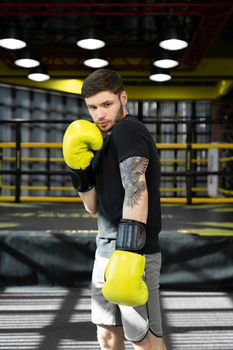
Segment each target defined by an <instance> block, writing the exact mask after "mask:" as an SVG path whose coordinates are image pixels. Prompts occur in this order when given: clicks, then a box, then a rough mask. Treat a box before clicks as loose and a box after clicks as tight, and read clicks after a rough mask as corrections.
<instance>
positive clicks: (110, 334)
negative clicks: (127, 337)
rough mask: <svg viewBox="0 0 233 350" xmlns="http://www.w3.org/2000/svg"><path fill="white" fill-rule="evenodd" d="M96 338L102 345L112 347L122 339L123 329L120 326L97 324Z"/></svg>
mask: <svg viewBox="0 0 233 350" xmlns="http://www.w3.org/2000/svg"><path fill="white" fill-rule="evenodd" d="M97 338H98V341H99V343H100V344H101V346H102V347H104V348H106V349H108V348H109V349H112V348H113V347H114V346H116V344H121V343H122V342H123V341H124V336H123V330H122V327H120V326H98V327H97Z"/></svg>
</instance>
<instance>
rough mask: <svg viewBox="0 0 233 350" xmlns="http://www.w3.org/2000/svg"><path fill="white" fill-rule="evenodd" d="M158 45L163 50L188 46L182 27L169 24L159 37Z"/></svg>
mask: <svg viewBox="0 0 233 350" xmlns="http://www.w3.org/2000/svg"><path fill="white" fill-rule="evenodd" d="M159 46H160V47H161V48H163V49H165V50H171V51H175V50H181V49H184V48H186V47H187V46H188V42H187V41H186V39H185V35H184V33H183V31H182V29H181V28H180V27H178V26H174V25H172V26H170V28H169V29H168V30H167V31H165V32H164V34H163V35H162V37H161V40H160V43H159Z"/></svg>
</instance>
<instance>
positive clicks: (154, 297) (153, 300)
mask: <svg viewBox="0 0 233 350" xmlns="http://www.w3.org/2000/svg"><path fill="white" fill-rule="evenodd" d="M107 263H108V258H104V257H101V256H98V255H96V257H95V262H94V267H93V274H92V322H93V323H95V324H97V325H100V326H101V325H105V326H117V325H119V326H120V325H121V326H123V329H124V334H125V337H126V339H127V340H129V341H132V342H136V341H140V340H142V339H143V338H144V337H145V336H146V334H147V332H148V331H149V330H150V331H151V332H152V333H153V334H154V335H156V336H157V337H162V336H163V330H162V322H161V311H160V300H159V276H160V268H161V253H156V254H146V269H145V276H144V278H145V282H146V284H147V287H148V290H149V298H148V301H147V303H146V304H145V305H142V306H138V307H131V306H122V305H116V304H112V303H110V302H109V301H107V300H106V299H105V298H104V296H103V294H102V292H101V289H102V287H103V284H104V272H105V269H106V265H107Z"/></svg>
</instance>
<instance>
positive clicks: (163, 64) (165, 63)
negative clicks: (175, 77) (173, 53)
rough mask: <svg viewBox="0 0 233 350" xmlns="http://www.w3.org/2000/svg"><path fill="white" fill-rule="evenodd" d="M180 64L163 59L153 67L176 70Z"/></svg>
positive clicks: (155, 62) (156, 61)
mask: <svg viewBox="0 0 233 350" xmlns="http://www.w3.org/2000/svg"><path fill="white" fill-rule="evenodd" d="M178 64H179V62H178V61H176V60H174V59H171V58H162V59H160V60H155V61H154V62H153V65H154V66H156V67H159V68H165V69H167V68H174V67H176V66H178Z"/></svg>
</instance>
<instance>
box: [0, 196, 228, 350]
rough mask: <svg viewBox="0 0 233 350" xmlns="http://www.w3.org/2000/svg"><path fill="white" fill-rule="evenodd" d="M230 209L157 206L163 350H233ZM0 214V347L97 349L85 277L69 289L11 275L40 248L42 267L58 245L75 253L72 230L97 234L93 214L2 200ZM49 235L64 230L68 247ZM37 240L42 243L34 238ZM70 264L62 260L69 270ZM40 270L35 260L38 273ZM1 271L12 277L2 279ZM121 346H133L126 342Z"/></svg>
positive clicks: (13, 349)
mask: <svg viewBox="0 0 233 350" xmlns="http://www.w3.org/2000/svg"><path fill="white" fill-rule="evenodd" d="M232 213H233V206H232V205H199V206H179V205H164V206H163V207H162V215H163V229H162V232H161V243H162V252H163V253H164V261H163V263H164V265H165V267H164V270H162V275H161V281H162V283H161V307H162V311H163V322H164V333H165V339H166V343H167V347H168V350H186V349H188V350H189V349H190V350H192V349H195V350H197V349H198V350H209V349H211V350H233V288H232V281H233V278H232V274H233V271H232V264H233V256H232V246H233V243H232V239H233V223H232ZM0 214H1V219H0V243H1V246H0V262H1V264H0V279H1V284H0V350H21V349H23V350H42V349H43V350H68V349H69V350H72V349H85V350H94V349H100V348H99V346H98V343H97V340H96V329H95V326H94V325H93V324H92V323H91V311H90V287H89V285H90V280H89V276H90V275H88V278H87V279H85V280H83V281H81V282H80V280H79V283H78V287H76V286H68V287H67V286H64V285H63V286H61V285H58V284H59V283H57V285H56V283H53V284H49V283H44V282H45V279H43V283H38V280H39V279H37V283H35V279H34V280H33V283H31V281H30V279H29V280H27V279H25V278H23V279H20V278H19V276H16V275H14V274H13V273H12V270H14V271H16V272H17V273H18V274H23V273H24V270H23V268H19V269H18V270H17V268H18V266H19V265H20V264H22V266H23V265H27V269H29V267H28V264H29V265H30V264H32V257H33V256H34V255H36V254H37V255H38V256H39V254H41V253H42V250H43V254H45V252H44V250H45V251H47V250H48V251H49V254H48V256H46V255H43V259H44V263H45V265H49V264H52V268H53V269H54V266H55V265H54V262H52V261H51V260H53V259H55V258H56V259H58V255H59V254H60V252H61V247H62V252H63V253H64V254H63V255H65V254H66V252H65V250H64V247H65V248H66V249H67V254H69V253H70V252H71V253H72V249H73V245H75V247H76V248H77V242H76V241H74V240H73V237H74V235H75V236H79V235H80V237H81V238H80V237H79V238H80V240H81V241H83V238H84V237H85V235H86V234H87V235H88V234H89V233H90V232H91V235H90V236H89V237H90V239H91V240H92V239H94V235H95V232H96V229H97V227H96V217H91V216H90V215H88V214H87V213H85V211H84V209H83V207H82V205H77V204H72V203H71V204H65V205H64V204H58V203H57V204H48V203H40V204H37V203H36V204H35V203H34V204H29V203H27V204H25V203H21V204H14V203H0ZM51 233H55V236H56V239H57V236H59V234H62V235H63V234H66V235H67V236H66V239H67V238H69V240H68V243H69V244H70V245H68V246H67V247H66V246H65V245H64V237H63V236H62V237H63V240H61V239H60V238H61V237H60V238H59V240H58V241H59V243H60V244H61V247H59V249H58V248H56V249H58V250H57V251H56V249H55V248H54V236H53V235H52V239H51ZM70 234H71V236H70ZM41 237H42V238H44V239H43V240H41ZM16 238H22V239H23V244H24V245H25V246H26V248H27V249H26V248H25V247H24V246H22V241H20V242H21V243H20V245H18V246H17V244H15V245H14V242H15V241H17V240H16ZM38 238H39V239H40V240H41V241H40V242H42V243H41V244H42V245H41V246H40V245H38V242H37V241H36V242H35V239H36V240H37V239H38ZM71 238H72V240H71ZM49 240H50V244H51V245H52V246H53V249H50V245H49V243H48V241H49ZM91 242H92V241H91ZM35 243H36V244H35ZM66 243H67V240H66V241H65V244H66ZM78 243H80V242H79V241H78ZM46 244H47V246H45V245H46ZM56 244H57V241H56ZM85 244H86V243H85ZM84 246H85V249H86V245H84ZM13 248H14V250H13ZM44 248H45V249H44ZM92 248H94V247H93V246H92ZM33 249H35V250H36V249H37V252H36V253H35V252H34V251H33ZM30 250H32V252H31V251H30ZM12 252H13V253H12ZM16 253H17V254H16ZM22 253H24V255H23V254H22ZM58 253H59V254H58ZM86 253H88V254H89V251H87V250H86ZM12 254H13V256H12ZM30 254H31V255H30ZM72 254H73V253H72ZM72 254H71V256H73V258H76V257H77V259H78V255H72ZM49 257H50V260H49ZM29 258H30V259H29ZM43 259H42V260H43ZM89 259H90V260H91V259H92V257H89ZM13 263H14V264H13ZM33 263H34V265H33V266H32V268H33V269H34V270H35V269H36V268H37V267H38V266H39V264H38V266H37V265H36V264H35V260H33ZM56 264H57V265H56V269H57V270H58V271H62V269H61V265H62V266H63V267H64V264H66V260H62V257H60V261H57V262H56ZM80 264H81V261H80V262H79V264H77V265H76V267H78V265H80ZM9 266H11V268H10V269H9ZM70 268H71V267H70V265H69V264H68V263H67V265H66V269H67V270H66V273H67V274H68V275H69V269H70ZM14 271H13V272H14ZM44 271H45V270H44V269H42V268H41V265H40V270H39V273H40V274H43V273H44ZM46 271H47V270H46ZM6 273H10V274H11V276H10V277H11V278H8V279H7V278H6ZM27 273H28V270H27ZM72 273H73V272H72ZM4 274H5V275H4ZM29 275H30V274H29ZM12 276H13V277H15V280H14V278H12ZM30 276H31V275H30ZM71 276H73V274H71ZM81 276H82V274H81ZM6 281H8V282H9V281H10V283H4V282H6ZM19 281H20V283H19ZM22 281H23V282H22ZM178 281H179V283H178ZM14 282H15V283H14ZM24 282H25V283H24ZM19 284H20V285H19ZM126 349H127V350H128V349H133V348H132V345H131V344H130V343H129V342H126Z"/></svg>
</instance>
